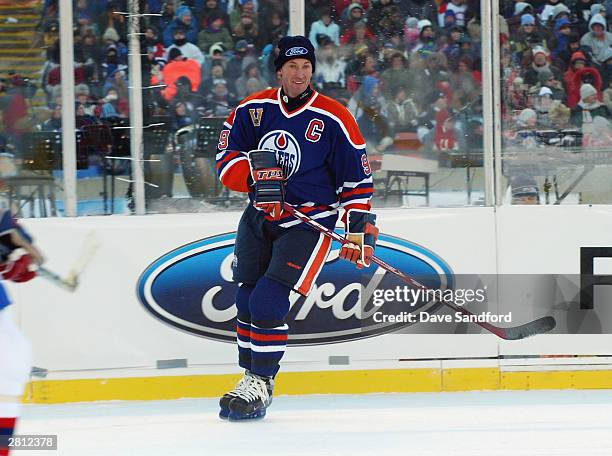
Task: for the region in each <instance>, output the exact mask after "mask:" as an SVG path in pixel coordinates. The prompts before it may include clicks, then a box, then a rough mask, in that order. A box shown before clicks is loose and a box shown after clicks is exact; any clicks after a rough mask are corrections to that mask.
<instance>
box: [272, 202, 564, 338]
mask: <svg viewBox="0 0 612 456" xmlns="http://www.w3.org/2000/svg"><path fill="white" fill-rule="evenodd" d="M283 209H284V210H285V211H287V212H288V213H289V214H291V215H293V216H294V217H295V218H297V219H299V220H301V221H302V222H304V223H306V224H307V225H309V226H311V227H313V228H314V229H316V230H317V231H319V232H321V233H323V234H324V235H325V236H327V237H329V238H331V239H333V240H334V241H337V242H339V243H340V244H342V245H344V244H348V243H349V241H348V240H346V239H345V238H343V237H342V236H340V235H339V234H338V233H336V232H335V231H333V230H330V229H329V228H326V227H324V226H323V225H321V224H320V223H318V222H316V221H315V220H313V219H311V218H310V217H309V216H307V215H306V214H302V213H301V212H300V211H298V210H296V209H295V208H293V207H292V206H290V205H289V204H287V203H285V204H284V205H283ZM371 261H372V263H375V264H377V265H378V266H380V267H381V268H383V269H385V270H386V271H389V272H390V273H392V274H395V275H396V276H398V277H399V278H400V279H402V280H403V281H404V282H406V283H408V284H409V285H410V286H412V287H414V288H420V289H422V290H427V289H428V288H427V287H426V286H425V285H423V284H421V283H419V282H418V281H416V280H415V279H413V278H412V277H410V276H409V275H408V274H406V273H404V272H402V271H400V270H399V269H397V268H395V267H393V266H391V265H390V264H387V263H386V262H385V261H383V260H381V259H380V258H378V257H376V256H373V257H372V259H371ZM440 302H441V303H442V304H444V305H445V306H447V307H450V308H451V309H453V310H454V311H455V312H459V313H461V314H463V315H468V316H475V315H476V314H474V313H473V312H470V311H469V310H467V309H465V308H464V307H461V306H459V305H457V304H455V303H454V302H450V301H444V300H443V301H440ZM474 323H476V324H477V325H478V326H480V327H482V328H484V329H486V330H487V331H489V332H491V333H493V334H495V335H496V336H497V337H500V338H502V339H505V340H519V339H524V338H526V337H530V336H535V335H537V334H542V333H546V332H549V331H552V330H553V329H554V328H555V326H556V324H557V322H556V321H555V319H554V317H551V316H548V317H541V318H538V319H537V320H533V321H531V322H529V323H525V324H524V325H520V326H511V327H509V328H502V327H500V326H495V325H492V324H490V323H487V322H481V321H476V320H474Z"/></svg>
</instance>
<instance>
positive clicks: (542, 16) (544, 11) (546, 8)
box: [539, 0, 560, 24]
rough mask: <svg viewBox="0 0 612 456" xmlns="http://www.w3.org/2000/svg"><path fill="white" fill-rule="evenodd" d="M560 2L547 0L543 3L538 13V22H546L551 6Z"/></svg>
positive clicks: (558, 0)
mask: <svg viewBox="0 0 612 456" xmlns="http://www.w3.org/2000/svg"><path fill="white" fill-rule="evenodd" d="M559 3H560V0H547V2H546V3H545V5H544V8H542V12H541V13H540V14H539V17H540V22H541V23H542V24H546V23H547V22H548V21H549V19H550V17H551V15H552V12H553V8H554V7H555V6H557V5H558V4H559Z"/></svg>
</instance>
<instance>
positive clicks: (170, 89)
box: [151, 59, 201, 101]
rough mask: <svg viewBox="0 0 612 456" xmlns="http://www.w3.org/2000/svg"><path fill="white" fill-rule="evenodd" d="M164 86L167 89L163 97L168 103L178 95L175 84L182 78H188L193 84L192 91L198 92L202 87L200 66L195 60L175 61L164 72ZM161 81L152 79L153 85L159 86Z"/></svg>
mask: <svg viewBox="0 0 612 456" xmlns="http://www.w3.org/2000/svg"><path fill="white" fill-rule="evenodd" d="M162 75H163V78H164V84H166V88H165V89H164V90H163V91H162V95H163V96H164V99H165V100H166V101H170V100H171V99H172V98H173V97H174V96H175V95H176V85H175V84H174V83H175V82H176V80H177V79H178V78H180V77H181V76H186V77H187V78H188V79H189V81H190V82H191V90H192V91H193V92H196V91H197V90H198V87H200V82H201V73H200V64H199V63H198V62H196V61H195V60H193V59H184V60H173V61H172V62H169V63H168V64H167V65H166V66H165V67H164V69H163V70H162ZM159 82H160V81H159V80H158V79H157V78H156V77H152V78H151V84H153V85H155V84H158V83H159Z"/></svg>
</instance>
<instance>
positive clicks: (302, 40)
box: [274, 35, 315, 73]
mask: <svg viewBox="0 0 612 456" xmlns="http://www.w3.org/2000/svg"><path fill="white" fill-rule="evenodd" d="M278 50H279V53H278V56H277V57H276V59H275V60H274V67H275V68H276V71H278V70H280V69H281V67H282V66H283V65H284V64H285V62H288V61H289V60H291V59H306V60H309V61H310V63H311V64H312V72H313V73H314V71H315V51H314V47H313V45H312V43H311V42H310V40H309V39H308V38H306V37H305V36H301V35H296V36H286V37H284V38H282V39H281V40H280V41H279V42H278Z"/></svg>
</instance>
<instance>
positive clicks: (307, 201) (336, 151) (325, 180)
mask: <svg viewBox="0 0 612 456" xmlns="http://www.w3.org/2000/svg"><path fill="white" fill-rule="evenodd" d="M254 149H270V150H275V151H277V158H278V162H279V165H280V166H281V167H282V168H283V171H284V174H285V177H286V178H287V182H286V187H285V200H286V202H287V203H289V204H291V205H293V206H295V207H296V209H298V210H300V211H301V212H303V213H305V214H308V215H309V216H310V217H312V218H313V219H316V220H317V221H318V222H319V223H321V224H323V225H325V226H327V227H328V228H333V227H334V225H335V224H336V220H337V219H338V214H339V210H340V209H341V208H342V209H344V210H345V211H347V210H349V209H351V208H358V209H365V210H370V198H371V197H372V192H373V184H372V170H371V169H370V164H369V162H368V157H367V154H366V146H365V141H364V140H363V137H362V136H361V133H360V132H359V128H358V127H357V123H356V122H355V119H354V117H353V116H352V115H351V114H350V112H349V111H348V110H347V109H346V108H345V107H344V106H342V105H341V104H340V103H338V102H337V101H335V100H333V99H331V98H329V97H326V96H324V95H322V94H320V93H318V92H316V91H314V92H313V93H312V95H311V96H310V99H309V100H308V101H307V102H306V104H304V105H303V106H301V107H300V108H298V109H296V110H295V111H293V112H287V111H286V108H285V106H284V105H283V103H282V102H281V99H280V89H267V90H264V91H261V92H258V93H255V94H253V95H251V96H249V97H247V98H246V99H244V100H243V101H242V102H241V103H240V105H238V107H237V108H236V109H235V110H234V111H233V112H232V113H231V114H230V115H229V117H228V118H227V120H226V122H225V129H224V130H222V131H221V134H220V136H219V145H218V153H217V173H218V175H219V179H220V180H221V182H222V183H223V185H225V186H226V187H227V188H229V189H231V190H235V191H240V192H249V194H250V197H251V199H252V193H250V188H249V185H248V178H249V175H250V169H249V163H248V158H247V152H248V151H250V150H254ZM283 216H284V217H282V218H281V220H279V221H278V222H276V223H278V224H279V225H280V226H282V227H285V228H288V227H291V226H295V225H298V224H300V223H301V222H300V221H298V220H295V219H294V218H293V217H292V216H290V215H285V214H283ZM266 218H267V219H268V220H272V219H271V217H269V216H267V215H266Z"/></svg>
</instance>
